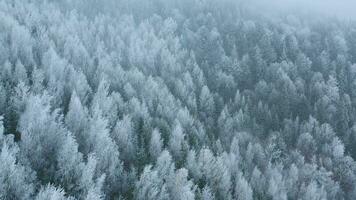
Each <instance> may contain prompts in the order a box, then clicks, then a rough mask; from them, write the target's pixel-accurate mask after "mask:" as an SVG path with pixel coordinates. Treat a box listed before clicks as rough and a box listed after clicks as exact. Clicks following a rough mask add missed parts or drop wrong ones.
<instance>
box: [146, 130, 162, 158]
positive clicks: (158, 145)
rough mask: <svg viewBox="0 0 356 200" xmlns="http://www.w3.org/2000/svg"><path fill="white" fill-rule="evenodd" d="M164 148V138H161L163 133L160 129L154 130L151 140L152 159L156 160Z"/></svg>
mask: <svg viewBox="0 0 356 200" xmlns="http://www.w3.org/2000/svg"><path fill="white" fill-rule="evenodd" d="M162 148H163V140H162V138H161V133H160V132H159V130H158V129H154V130H153V131H152V135H151V140H150V149H149V150H150V156H151V158H152V160H156V159H157V158H158V156H159V155H160V154H161V152H162Z"/></svg>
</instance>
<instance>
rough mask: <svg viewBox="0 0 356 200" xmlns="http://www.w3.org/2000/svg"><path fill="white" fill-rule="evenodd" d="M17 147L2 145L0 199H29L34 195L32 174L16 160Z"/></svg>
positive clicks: (33, 177)
mask: <svg viewBox="0 0 356 200" xmlns="http://www.w3.org/2000/svg"><path fill="white" fill-rule="evenodd" d="M16 154H18V149H17V146H15V147H11V146H9V145H8V144H6V143H5V144H3V145H2V148H1V152H0V162H1V168H0V198H1V199H4V200H10V199H29V198H31V197H32V195H33V194H34V189H35V187H34V186H35V176H34V173H33V172H32V171H31V170H29V169H27V168H26V167H25V166H22V165H21V164H20V163H19V162H18V159H17V158H16Z"/></svg>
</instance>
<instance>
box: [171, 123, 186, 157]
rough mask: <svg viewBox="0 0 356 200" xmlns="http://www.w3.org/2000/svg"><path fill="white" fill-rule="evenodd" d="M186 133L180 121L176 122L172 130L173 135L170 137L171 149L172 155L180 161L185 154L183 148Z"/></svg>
mask: <svg viewBox="0 0 356 200" xmlns="http://www.w3.org/2000/svg"><path fill="white" fill-rule="evenodd" d="M184 137H185V134H184V132H183V128H182V126H181V125H180V123H179V122H176V125H175V126H174V128H173V130H172V135H171V136H170V139H169V149H170V151H171V152H172V155H173V157H174V159H175V160H177V161H180V160H182V158H183V157H184V156H183V150H184V145H185V144H184V143H185V140H184Z"/></svg>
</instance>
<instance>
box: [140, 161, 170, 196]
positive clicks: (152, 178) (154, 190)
mask: <svg viewBox="0 0 356 200" xmlns="http://www.w3.org/2000/svg"><path fill="white" fill-rule="evenodd" d="M135 199H137V200H168V199H169V194H168V191H167V186H166V184H165V183H164V182H163V180H162V179H161V178H160V177H159V175H158V172H157V171H156V170H152V166H147V167H145V169H144V170H143V172H142V174H141V176H140V179H139V181H138V182H137V183H136V190H135Z"/></svg>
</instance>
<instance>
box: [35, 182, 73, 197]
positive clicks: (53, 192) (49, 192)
mask: <svg viewBox="0 0 356 200" xmlns="http://www.w3.org/2000/svg"><path fill="white" fill-rule="evenodd" d="M35 199H36V200H47V199H53V200H74V198H71V197H66V195H65V192H64V191H63V189H61V188H56V187H55V186H53V185H47V186H46V187H43V188H41V190H40V191H39V192H38V194H37V195H36V198H35Z"/></svg>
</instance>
